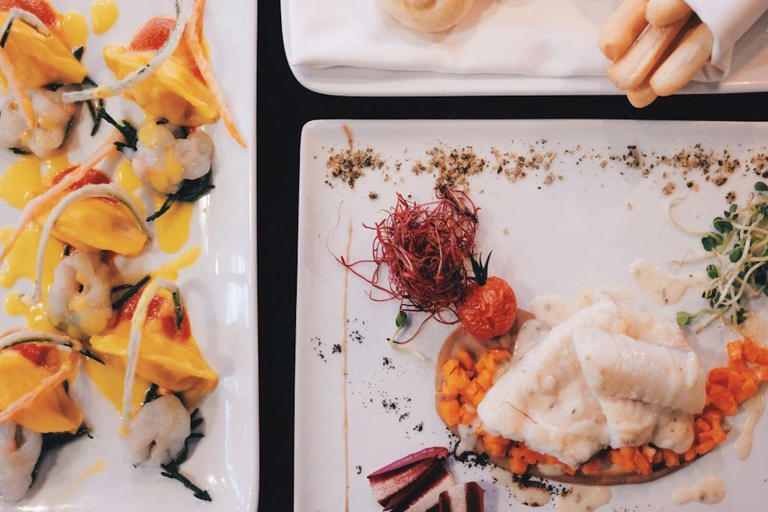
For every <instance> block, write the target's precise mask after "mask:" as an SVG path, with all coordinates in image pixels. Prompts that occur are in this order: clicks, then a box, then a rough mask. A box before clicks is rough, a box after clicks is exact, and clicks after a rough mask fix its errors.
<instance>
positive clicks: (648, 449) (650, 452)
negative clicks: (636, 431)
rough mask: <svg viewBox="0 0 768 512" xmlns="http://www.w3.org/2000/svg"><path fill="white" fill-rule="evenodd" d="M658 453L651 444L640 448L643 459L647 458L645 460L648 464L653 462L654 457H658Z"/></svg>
mask: <svg viewBox="0 0 768 512" xmlns="http://www.w3.org/2000/svg"><path fill="white" fill-rule="evenodd" d="M656 451H657V450H656V448H654V447H653V446H651V445H649V444H645V445H643V446H641V447H640V453H642V454H643V457H645V460H647V461H648V462H653V457H654V456H655V455H656Z"/></svg>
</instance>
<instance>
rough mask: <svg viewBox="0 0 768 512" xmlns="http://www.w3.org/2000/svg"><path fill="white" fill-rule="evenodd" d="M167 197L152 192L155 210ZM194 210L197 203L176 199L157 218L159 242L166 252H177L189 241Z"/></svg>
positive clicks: (156, 226) (156, 227)
mask: <svg viewBox="0 0 768 512" xmlns="http://www.w3.org/2000/svg"><path fill="white" fill-rule="evenodd" d="M165 199H166V198H165V196H163V195H160V194H157V193H153V194H152V203H153V204H154V205H155V210H158V209H160V207H161V206H162V205H163V203H164V202H165ZM194 211H195V203H185V202H182V201H176V202H175V203H173V206H171V208H170V209H169V210H168V211H167V212H165V213H164V214H163V215H162V216H161V217H160V218H159V219H156V220H155V222H154V224H155V231H156V233H157V244H158V245H159V246H160V249H161V250H162V251H163V252H164V253H167V254H174V253H177V252H179V251H180V250H181V248H182V247H184V245H185V244H186V243H187V240H189V231H190V227H189V225H190V223H191V222H192V214H193V213H194Z"/></svg>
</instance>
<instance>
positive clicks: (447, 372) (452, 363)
mask: <svg viewBox="0 0 768 512" xmlns="http://www.w3.org/2000/svg"><path fill="white" fill-rule="evenodd" d="M460 364H461V363H459V360H458V359H449V360H447V361H446V362H445V364H443V367H442V372H443V378H444V379H447V378H448V377H450V376H451V375H452V374H453V372H455V371H456V369H457V368H458V367H459V365H460Z"/></svg>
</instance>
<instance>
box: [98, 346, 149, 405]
mask: <svg viewBox="0 0 768 512" xmlns="http://www.w3.org/2000/svg"><path fill="white" fill-rule="evenodd" d="M106 362H107V364H106V365H102V364H99V363H97V362H96V361H93V360H91V359H84V360H83V363H84V364H83V368H84V369H85V374H86V375H88V378H89V379H91V381H92V382H93V383H94V384H95V385H96V388H98V390H99V391H100V392H101V394H102V395H104V398H106V399H107V400H109V403H111V404H112V406H113V407H114V408H115V410H116V411H117V412H120V411H122V409H123V378H124V376H125V370H124V369H123V368H119V367H115V366H113V365H111V364H109V362H108V361H106ZM149 386H150V383H149V382H148V381H146V380H144V379H142V378H141V377H139V376H138V375H137V376H136V380H135V381H134V384H133V394H132V398H133V408H134V410H137V409H138V408H139V407H141V403H142V402H143V401H144V395H145V394H146V393H147V389H149Z"/></svg>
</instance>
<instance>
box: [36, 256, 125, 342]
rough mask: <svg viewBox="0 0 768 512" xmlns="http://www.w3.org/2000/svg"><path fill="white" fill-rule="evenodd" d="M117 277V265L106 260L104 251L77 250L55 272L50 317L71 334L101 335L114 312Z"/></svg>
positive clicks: (54, 322) (49, 296) (50, 299)
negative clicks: (103, 254)
mask: <svg viewBox="0 0 768 512" xmlns="http://www.w3.org/2000/svg"><path fill="white" fill-rule="evenodd" d="M116 277H117V271H116V270H115V268H114V266H112V265H111V264H109V263H107V262H105V261H104V260H103V259H102V257H101V253H90V252H88V253H86V252H77V253H75V254H73V255H71V256H68V257H66V258H64V259H63V260H62V262H61V263H59V266H58V267H56V270H55V272H54V274H53V285H52V286H51V289H50V291H49V293H48V305H47V312H48V317H49V318H50V319H51V321H52V322H53V324H54V325H56V326H57V327H58V328H60V329H62V330H63V331H65V332H69V333H70V335H73V336H74V335H85V336H93V335H95V334H99V333H100V332H102V331H103V330H104V329H106V328H107V327H108V326H109V323H110V321H111V320H112V317H113V315H114V311H113V310H112V286H113V284H114V282H115V279H116ZM73 330H74V331H75V332H74V333H73V332H72V331H73Z"/></svg>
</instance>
